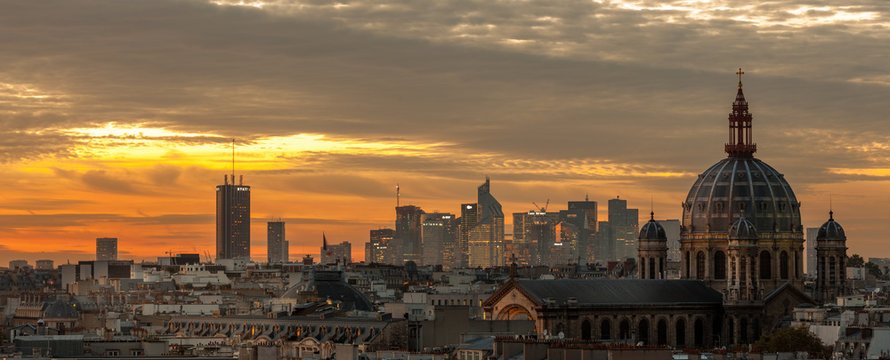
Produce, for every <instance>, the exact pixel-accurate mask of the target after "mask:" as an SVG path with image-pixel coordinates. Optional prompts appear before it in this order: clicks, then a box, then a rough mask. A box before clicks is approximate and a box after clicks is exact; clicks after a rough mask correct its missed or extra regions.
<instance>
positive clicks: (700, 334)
mask: <svg viewBox="0 0 890 360" xmlns="http://www.w3.org/2000/svg"><path fill="white" fill-rule="evenodd" d="M694 329H695V334H694V335H695V347H701V346H702V345H704V344H705V324H704V323H703V322H702V321H701V319H696V320H695V325H694Z"/></svg>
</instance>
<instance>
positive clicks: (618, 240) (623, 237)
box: [609, 198, 640, 260]
mask: <svg viewBox="0 0 890 360" xmlns="http://www.w3.org/2000/svg"><path fill="white" fill-rule="evenodd" d="M639 222H640V211H639V210H638V209H628V208H627V200H623V199H620V198H615V199H611V200H609V231H610V240H611V241H610V242H611V245H612V249H611V254H610V255H611V256H610V257H609V260H624V259H627V258H636V257H637V238H638V236H639V234H638V229H639Z"/></svg>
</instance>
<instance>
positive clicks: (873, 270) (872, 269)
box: [865, 262, 884, 279]
mask: <svg viewBox="0 0 890 360" xmlns="http://www.w3.org/2000/svg"><path fill="white" fill-rule="evenodd" d="M865 268H866V269H867V270H868V273H869V274H872V275H873V276H874V277H876V278H878V279H881V278H883V277H884V272H883V271H881V267H880V266H878V264H875V263H873V262H867V263H865Z"/></svg>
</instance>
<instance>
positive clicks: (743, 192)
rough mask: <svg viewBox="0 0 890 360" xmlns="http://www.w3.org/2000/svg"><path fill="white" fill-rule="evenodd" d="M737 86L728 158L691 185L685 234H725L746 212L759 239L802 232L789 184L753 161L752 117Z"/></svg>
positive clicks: (686, 212)
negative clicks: (768, 234) (768, 235)
mask: <svg viewBox="0 0 890 360" xmlns="http://www.w3.org/2000/svg"><path fill="white" fill-rule="evenodd" d="M740 72H741V71H740ZM741 86H742V84H741V81H740V82H739V90H738V93H737V94H736V98H735V101H734V102H733V104H732V112H731V113H730V114H729V127H730V128H729V130H730V131H729V134H730V135H729V142H728V143H727V144H726V146H725V150H726V153H727V154H728V155H729V156H727V157H726V158H725V159H722V160H720V161H718V162H717V163H716V164H714V165H712V166H711V167H709V168H708V169H707V170H705V171H704V172H703V173H701V174H700V175H699V176H698V178H697V179H696V180H695V183H694V184H693V185H692V188H691V189H690V190H689V194H688V195H687V196H686V201H685V202H683V231H684V232H686V233H723V234H726V233H727V231H729V228H730V226H731V225H732V224H733V223H735V221H736V219H738V218H739V217H740V215H741V214H742V213H743V212H744V214H745V217H747V218H748V221H749V222H751V223H752V224H753V225H754V227H755V228H756V229H758V230H759V231H760V233H761V234H763V233H772V232H774V233H783V232H788V233H797V232H801V231H802V229H803V228H802V226H801V221H800V203H799V202H798V201H797V197H795V196H794V191H793V190H792V189H791V185H789V184H788V181H786V180H785V176H784V175H782V173H780V172H778V171H777V170H776V169H774V168H773V167H772V166H770V165H769V164H767V163H765V162H763V161H762V160H760V159H757V158H754V152H755V151H757V146H756V144H754V143H753V140H752V135H751V120H752V115H751V113H749V112H748V102H747V100H745V95H744V93H742V87H741Z"/></svg>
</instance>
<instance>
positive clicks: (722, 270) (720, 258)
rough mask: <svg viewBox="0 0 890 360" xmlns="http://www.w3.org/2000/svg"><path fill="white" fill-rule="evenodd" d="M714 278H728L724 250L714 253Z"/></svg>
mask: <svg viewBox="0 0 890 360" xmlns="http://www.w3.org/2000/svg"><path fill="white" fill-rule="evenodd" d="M714 279H717V280H725V279H726V254H724V253H723V252H722V251H718V252H716V253H714Z"/></svg>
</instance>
